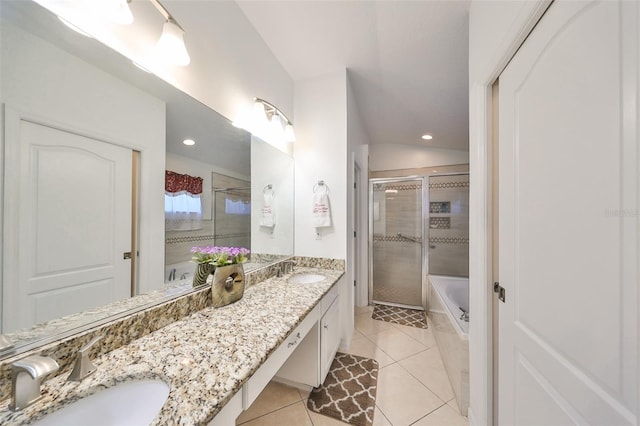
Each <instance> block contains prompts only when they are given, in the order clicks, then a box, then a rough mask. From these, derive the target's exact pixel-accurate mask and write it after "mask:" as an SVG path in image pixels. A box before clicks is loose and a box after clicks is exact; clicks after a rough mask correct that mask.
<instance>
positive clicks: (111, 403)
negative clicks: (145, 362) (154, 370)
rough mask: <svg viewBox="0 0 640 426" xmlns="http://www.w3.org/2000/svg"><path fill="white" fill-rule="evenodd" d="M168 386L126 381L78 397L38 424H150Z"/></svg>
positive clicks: (167, 390)
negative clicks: (80, 397)
mask: <svg viewBox="0 0 640 426" xmlns="http://www.w3.org/2000/svg"><path fill="white" fill-rule="evenodd" d="M169 390H170V388H169V385H168V384H166V383H165V382H163V381H162V380H157V379H156V380H154V379H149V380H136V381H131V382H123V383H120V384H117V385H115V386H112V387H110V388H107V389H104V390H101V391H99V392H97V393H94V394H93V395H89V396H87V397H86V398H82V399H79V400H77V401H75V402H73V403H71V404H69V405H67V406H65V407H64V408H62V409H60V410H58V411H55V412H53V413H51V414H49V415H47V416H45V417H44V418H43V419H41V420H40V421H37V422H35V423H34V424H36V425H95V426H97V425H104V426H106V425H125V424H126V425H148V424H150V423H151V422H152V421H153V419H154V418H155V417H156V416H157V415H158V413H159V412H160V410H161V409H162V406H163V405H164V403H165V401H166V400H167V397H168V396H169Z"/></svg>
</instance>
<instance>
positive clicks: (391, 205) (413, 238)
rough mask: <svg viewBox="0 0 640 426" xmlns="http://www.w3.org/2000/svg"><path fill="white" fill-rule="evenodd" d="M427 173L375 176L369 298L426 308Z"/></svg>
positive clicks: (371, 191)
mask: <svg viewBox="0 0 640 426" xmlns="http://www.w3.org/2000/svg"><path fill="white" fill-rule="evenodd" d="M424 185H425V178H424V177H418V178H401V179H370V181H369V199H370V200H371V206H370V207H371V208H370V209H369V210H370V211H369V213H370V218H369V234H370V235H369V244H370V253H371V258H370V264H369V270H370V271H369V276H370V280H369V303H370V304H371V303H377V304H386V305H393V306H403V307H408V308H413V309H425V306H426V291H425V285H426V276H425V274H423V270H426V268H425V266H426V259H425V251H424V247H423V243H424V219H423V218H424V217H425V208H426V206H425V202H424V196H423V187H424Z"/></svg>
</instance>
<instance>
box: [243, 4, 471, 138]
mask: <svg viewBox="0 0 640 426" xmlns="http://www.w3.org/2000/svg"><path fill="white" fill-rule="evenodd" d="M237 2H238V4H239V6H240V8H241V10H242V11H243V12H244V14H245V15H246V16H247V18H248V19H249V21H250V22H251V24H252V25H253V26H254V27H255V29H256V30H257V31H258V33H259V34H260V35H261V36H262V38H263V39H264V41H265V43H266V44H267V45H268V46H269V47H270V49H271V50H272V52H273V54H274V55H275V56H276V58H277V59H278V60H279V61H280V63H281V64H282V66H283V67H284V68H285V70H286V71H287V72H288V73H289V74H290V75H291V77H292V78H293V79H294V80H304V79H309V78H313V77H316V76H321V75H323V74H328V73H331V72H334V71H337V70H339V69H344V68H345V67H346V68H347V69H348V74H349V81H350V83H351V86H352V88H353V92H354V97H355V101H356V104H357V106H358V110H359V112H360V115H361V119H362V122H363V125H364V127H365V129H366V132H367V134H368V136H369V140H370V142H371V143H372V144H387V143H391V144H393V143H400V144H420V145H424V146H431V147H438V148H447V149H456V150H465V151H466V150H468V131H469V125H468V121H469V120H468V119H469V114H468V105H469V104H468V12H469V6H470V0H449V1H430V0H422V1H396V0H386V1H372V0H365V1H320V0H311V1H290V0H289V1H273V0H268V1H246V0H237ZM294 121H295V118H294ZM425 133H428V134H431V135H433V140H432V141H429V142H425V141H423V140H421V139H420V136H421V135H422V134H425Z"/></svg>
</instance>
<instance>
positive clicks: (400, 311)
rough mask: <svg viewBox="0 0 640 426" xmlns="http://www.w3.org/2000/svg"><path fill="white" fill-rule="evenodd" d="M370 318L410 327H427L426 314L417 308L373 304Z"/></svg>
mask: <svg viewBox="0 0 640 426" xmlns="http://www.w3.org/2000/svg"><path fill="white" fill-rule="evenodd" d="M371 318H373V319H375V320H381V321H386V322H392V323H394V324H400V325H410V326H411V327H418V328H428V326H427V314H426V313H425V311H420V310H418V309H408V308H399V307H397V306H387V305H373V314H371Z"/></svg>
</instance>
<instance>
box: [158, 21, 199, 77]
mask: <svg viewBox="0 0 640 426" xmlns="http://www.w3.org/2000/svg"><path fill="white" fill-rule="evenodd" d="M183 35H184V31H182V29H181V28H180V27H179V26H178V25H177V24H176V23H175V22H174V21H172V20H168V21H167V22H165V23H164V27H163V28H162V35H161V36H160V40H158V44H156V52H157V54H158V55H159V57H160V58H162V59H163V60H165V61H167V62H170V63H172V64H174V65H178V66H186V65H189V63H190V62H191V58H190V57H189V53H188V52H187V47H186V46H185V45H184V37H183Z"/></svg>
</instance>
